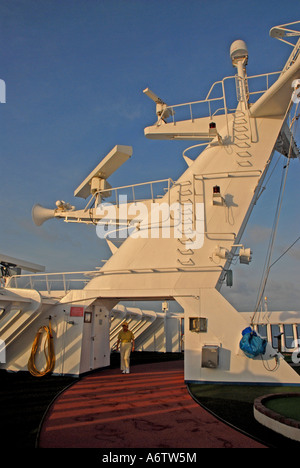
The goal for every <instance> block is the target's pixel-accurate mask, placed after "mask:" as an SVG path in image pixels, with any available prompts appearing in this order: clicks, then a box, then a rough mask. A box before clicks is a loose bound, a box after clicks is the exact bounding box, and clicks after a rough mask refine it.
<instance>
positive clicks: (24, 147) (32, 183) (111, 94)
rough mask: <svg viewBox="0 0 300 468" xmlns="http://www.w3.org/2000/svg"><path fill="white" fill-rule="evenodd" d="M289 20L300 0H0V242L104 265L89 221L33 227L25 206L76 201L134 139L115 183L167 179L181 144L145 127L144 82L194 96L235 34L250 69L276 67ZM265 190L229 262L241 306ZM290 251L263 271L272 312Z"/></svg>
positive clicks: (255, 276) (216, 74)
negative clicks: (81, 188) (102, 165)
mask: <svg viewBox="0 0 300 468" xmlns="http://www.w3.org/2000/svg"><path fill="white" fill-rule="evenodd" d="M298 19H300V4H299V0H287V1H286V2H282V0H263V1H262V0H259V1H258V0H251V1H247V2H246V1H240V0H226V1H225V0H148V1H146V0H126V1H124V0H73V1H72V0H41V1H39V2H37V1H36V0H35V1H32V0H1V2H0V22H1V25H0V38H1V42H0V43H1V47H0V78H1V79H3V80H5V82H6V87H7V96H6V97H7V102H6V104H0V122H1V127H0V128H1V130H0V132H1V134H0V138H1V142H0V157H1V169H0V170H1V185H0V216H1V217H0V219H1V247H0V251H1V252H2V253H5V254H7V255H11V256H14V257H18V258H22V259H26V260H28V261H32V262H36V263H39V264H43V265H45V266H46V269H47V271H76V270H87V269H94V268H95V267H97V266H99V265H101V264H102V263H101V259H105V258H108V255H109V251H108V249H107V247H106V244H105V241H102V240H100V239H98V238H97V236H96V232H95V228H94V227H88V226H85V225H79V224H67V223H63V222H59V221H57V220H51V221H48V222H46V223H45V224H44V225H43V226H42V227H40V228H38V227H36V226H35V225H34V224H33V222H32V220H31V208H32V206H33V205H34V204H35V203H40V204H42V205H44V206H47V207H54V204H55V201H56V200H58V199H63V200H65V201H68V202H70V203H71V204H75V205H76V207H78V208H80V207H81V206H82V202H81V201H80V199H76V198H74V197H73V192H74V189H75V188H76V187H77V186H78V185H79V184H80V183H81V181H82V180H83V179H84V178H85V177H86V175H87V174H88V173H89V172H90V171H91V170H92V169H93V168H94V167H95V166H96V164H98V162H99V161H100V159H101V158H102V157H104V156H105V155H106V154H107V153H108V151H110V149H111V148H112V147H113V146H114V145H116V144H123V145H131V146H133V157H132V158H131V160H130V161H128V162H127V163H126V164H125V165H124V166H123V167H122V168H121V169H120V170H119V171H118V172H117V173H116V174H115V175H114V176H113V177H111V179H110V183H111V184H112V185H115V186H120V185H124V184H130V183H137V182H143V181H147V180H154V179H159V178H167V177H172V178H173V179H176V178H178V176H179V175H180V174H181V173H182V171H183V170H185V168H186V165H185V163H184V161H183V158H182V157H181V154H182V150H183V149H184V148H185V147H187V146H189V142H188V143H187V144H182V142H177V143H175V142H164V141H162V142H158V141H150V140H147V139H146V138H145V137H144V133H143V132H144V127H146V126H148V125H150V124H152V123H153V122H154V120H155V113H154V110H155V109H154V105H153V103H152V102H151V101H150V100H149V99H148V98H147V97H146V96H144V95H143V93H142V91H143V89H144V88H146V87H147V86H149V87H150V88H151V89H153V90H154V91H155V92H156V93H157V94H158V95H159V96H161V97H162V98H163V99H165V100H166V101H167V102H168V103H170V104H177V103H182V102H187V101H193V100H198V99H202V98H203V97H205V95H206V93H207V91H208V89H209V87H210V86H211V84H212V83H213V82H214V81H216V80H218V79H221V78H223V77H224V76H228V75H232V74H233V73H234V70H233V68H232V65H231V61H230V58H229V47H230V44H231V43H232V42H233V41H234V40H236V39H244V40H245V41H246V43H247V45H248V50H249V65H248V73H249V74H250V75H253V74H257V73H265V72H269V71H277V70H280V69H281V68H282V66H283V64H284V63H285V61H286V59H287V57H288V55H289V53H290V48H289V47H288V46H287V45H284V44H282V43H281V42H278V41H276V40H275V39H271V38H270V37H269V30H270V28H271V27H272V26H274V25H278V24H282V23H286V22H291V21H296V20H298ZM191 144H192V143H191ZM299 172H300V171H299V161H296V162H295V163H293V164H292V170H291V171H290V174H289V186H288V187H289V188H288V190H287V193H286V198H285V199H286V203H285V208H286V210H285V214H284V215H282V218H281V223H280V230H279V234H278V242H277V251H276V252H275V257H276V255H280V253H281V252H282V251H283V250H284V248H286V247H288V246H289V245H290V244H291V243H292V242H293V241H294V240H295V238H296V237H297V236H298V235H299V208H298V204H299ZM279 177H280V176H277V179H276V174H275V179H274V184H275V187H276V186H277V184H278V181H279ZM274 197H275V198H276V197H277V191H276V192H275V195H274V192H272V190H270V191H266V193H265V194H264V195H263V197H262V199H261V205H263V206H258V207H257V209H256V210H255V212H254V213H253V215H252V217H251V220H250V223H249V226H248V230H247V232H246V234H245V237H244V241H245V244H246V243H247V241H248V243H249V244H250V245H249V246H251V247H252V249H253V252H254V257H253V262H252V264H251V266H250V267H245V266H244V267H243V268H241V267H238V266H237V267H236V271H237V274H236V275H235V283H234V287H233V288H232V289H231V290H230V291H229V290H228V289H227V290H226V291H225V289H224V293H226V294H227V296H228V297H229V298H230V300H232V301H233V302H234V305H235V306H236V307H237V308H239V309H241V310H245V309H248V308H251V307H253V306H254V304H255V300H256V292H257V287H258V281H259V279H260V274H261V267H262V265H261V258H262V256H263V255H264V249H265V248H266V245H267V241H268V238H267V234H268V232H269V229H270V227H271V225H272V221H273V219H272V209H273V208H272V207H275V202H274ZM286 226H288V229H285V228H286ZM299 259H300V247H299V245H298V244H297V245H296V246H295V247H294V248H293V249H292V251H291V252H290V253H289V255H287V256H286V257H285V258H284V259H283V260H282V261H281V262H279V264H278V265H277V266H276V268H274V275H273V280H272V281H273V283H270V291H268V295H269V296H270V301H271V306H272V307H273V308H276V309H280V308H294V309H298V310H299V308H300V294H299V286H298V285H299ZM269 292H270V294H269Z"/></svg>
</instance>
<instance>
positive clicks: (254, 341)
mask: <svg viewBox="0 0 300 468" xmlns="http://www.w3.org/2000/svg"><path fill="white" fill-rule="evenodd" d="M242 335H243V337H242V339H241V341H240V348H241V350H242V351H243V352H244V353H245V354H246V356H247V357H249V358H251V359H253V358H255V357H257V356H259V355H260V354H265V352H266V346H267V341H266V340H265V339H263V338H261V337H260V336H258V335H257V333H256V332H255V331H254V330H252V328H251V327H247V328H245V329H244V330H243V331H242Z"/></svg>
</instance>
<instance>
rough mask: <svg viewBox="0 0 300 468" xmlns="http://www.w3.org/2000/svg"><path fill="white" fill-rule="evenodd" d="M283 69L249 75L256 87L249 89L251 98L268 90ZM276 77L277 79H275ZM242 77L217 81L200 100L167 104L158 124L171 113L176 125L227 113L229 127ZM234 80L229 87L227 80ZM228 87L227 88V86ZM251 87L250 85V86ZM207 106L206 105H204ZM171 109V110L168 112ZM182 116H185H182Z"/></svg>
mask: <svg viewBox="0 0 300 468" xmlns="http://www.w3.org/2000/svg"><path fill="white" fill-rule="evenodd" d="M280 73H281V71H279V72H271V73H264V74H260V75H253V76H247V78H246V80H248V83H249V82H250V83H251V86H252V87H253V88H254V89H253V90H252V91H249V98H250V97H251V96H256V95H259V94H263V93H264V92H266V91H267V90H268V89H269V87H270V86H271V85H272V84H273V83H274V81H275V80H276V75H278V76H279V75H280ZM274 78H275V79H274ZM238 79H240V78H239V77H238V76H237V75H235V76H227V77H225V78H223V79H222V80H221V81H216V82H215V83H214V84H213V85H212V86H211V88H210V90H209V92H208V94H207V96H206V98H205V99H202V100H199V101H192V102H187V103H183V104H176V105H173V106H167V107H166V108H165V109H164V112H163V114H162V115H161V117H160V118H159V119H158V121H157V123H156V125H157V126H159V125H161V124H162V123H163V120H164V115H169V116H171V117H170V118H171V119H172V120H171V121H170V122H173V124H174V125H176V122H178V121H181V120H191V121H192V122H194V120H195V119H196V118H199V117H203V116H205V117H207V116H208V117H210V118H211V119H212V118H213V117H214V116H215V115H218V114H220V113H221V114H225V116H226V121H227V127H228V114H230V113H232V112H233V111H234V106H233V105H230V106H228V104H229V101H230V104H231V103H232V101H233V95H234V100H235V102H234V105H236V100H237V96H236V80H238ZM254 80H256V82H257V83H258V84H259V83H262V84H261V87H262V88H261V89H255V86H257V85H255V83H254ZM230 81H231V82H232V87H231V88H229V86H228V85H227V82H228V83H230ZM225 85H226V86H225ZM226 87H228V89H227V90H226V89H225V88H226ZM249 89H250V86H249ZM215 93H218V95H217V96H215V97H213V96H214V94H215ZM198 106H199V109H200V106H201V110H199V111H198V110H196V107H198ZM204 106H205V107H204ZM168 111H169V112H168ZM182 116H183V117H184V118H182Z"/></svg>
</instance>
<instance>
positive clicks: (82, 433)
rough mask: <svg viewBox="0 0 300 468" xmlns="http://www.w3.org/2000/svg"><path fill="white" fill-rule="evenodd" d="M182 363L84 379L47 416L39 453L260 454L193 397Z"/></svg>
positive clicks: (115, 371) (251, 442)
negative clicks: (56, 450)
mask: <svg viewBox="0 0 300 468" xmlns="http://www.w3.org/2000/svg"><path fill="white" fill-rule="evenodd" d="M183 366H184V363H183V361H182V360H179V361H169V362H161V363H155V364H143V365H141V364H139V365H135V366H133V367H132V369H131V373H130V374H121V373H120V370H119V369H109V370H103V371H99V372H97V373H93V374H90V375H88V376H86V377H83V378H82V379H81V380H79V381H78V382H76V383H75V384H74V385H72V386H71V387H69V388H68V389H66V390H65V391H64V392H63V393H62V394H61V395H60V396H59V397H58V398H57V399H56V400H55V401H54V403H53V404H52V406H51V407H50V408H49V410H48V413H47V414H46V416H45V418H44V421H43V424H42V427H41V431H40V437H39V445H38V446H39V447H40V448H63V447H64V448H158V449H166V448H182V449H183V448H259V447H261V448H262V447H264V446H263V445H261V444H259V443H258V442H256V441H255V440H253V439H251V438H248V437H247V436H245V435H244V434H242V433H240V432H238V431H236V430H234V429H233V428H232V427H230V426H228V425H226V424H224V423H222V422H221V421H219V420H218V419H216V418H215V417H214V416H212V415H211V414H210V413H208V412H207V411H205V410H204V409H203V408H202V407H201V406H200V405H198V404H197V403H196V402H195V401H194V400H193V399H192V397H191V396H190V395H189V393H188V391H187V388H186V385H185V383H184V377H183Z"/></svg>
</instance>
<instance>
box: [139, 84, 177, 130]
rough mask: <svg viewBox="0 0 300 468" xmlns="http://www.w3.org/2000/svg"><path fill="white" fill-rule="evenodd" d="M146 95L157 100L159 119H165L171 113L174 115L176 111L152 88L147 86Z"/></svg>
mask: <svg viewBox="0 0 300 468" xmlns="http://www.w3.org/2000/svg"><path fill="white" fill-rule="evenodd" d="M143 93H144V94H146V96H148V97H149V98H150V99H151V100H152V101H154V102H155V104H156V115H157V117H158V120H160V119H161V120H163V121H164V122H165V120H166V119H167V118H168V117H170V116H171V115H174V111H173V109H172V108H170V107H168V105H167V104H166V103H165V102H164V101H163V100H162V99H161V98H160V97H158V96H157V95H156V94H155V93H154V92H153V91H151V89H149V88H146V89H144V91H143Z"/></svg>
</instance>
